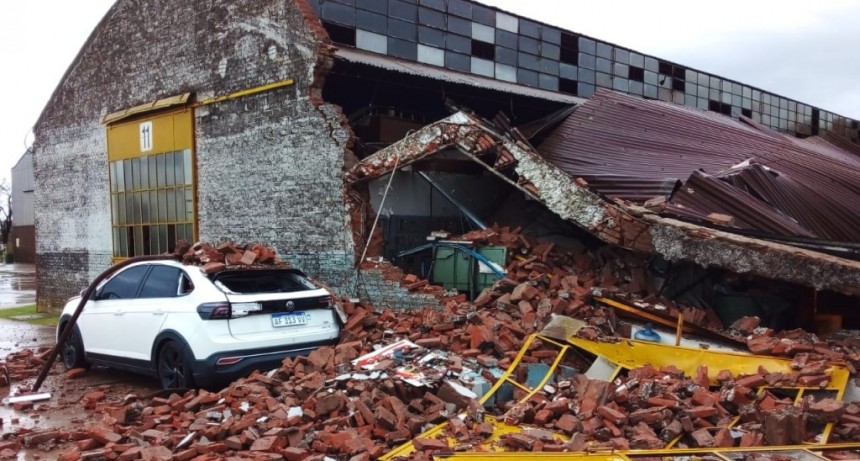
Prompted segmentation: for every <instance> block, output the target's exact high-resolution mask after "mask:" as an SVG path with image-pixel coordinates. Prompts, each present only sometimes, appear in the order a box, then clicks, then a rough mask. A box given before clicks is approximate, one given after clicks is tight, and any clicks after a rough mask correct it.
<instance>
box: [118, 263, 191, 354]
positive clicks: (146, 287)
mask: <svg viewBox="0 0 860 461" xmlns="http://www.w3.org/2000/svg"><path fill="white" fill-rule="evenodd" d="M151 266H152V268H151V269H150V271H149V272H148V273H147V274H146V279H145V280H144V281H143V285H142V286H141V288H140V291H139V292H138V293H137V296H136V297H135V299H134V300H132V301H131V302H129V303H128V304H127V305H126V306H125V309H124V312H123V314H122V322H121V323H120V324H119V325H118V326H117V333H118V334H121V335H122V337H123V341H124V342H125V343H126V344H127V346H126V347H127V351H126V355H127V356H128V357H129V358H131V359H134V360H142V361H149V360H150V358H151V353H152V343H153V341H154V340H155V337H156V336H157V335H158V332H159V331H161V325H162V324H163V323H164V320H165V318H166V317H167V311H168V309H170V307H171V306H172V303H175V301H176V297H177V296H178V294H179V281H180V275H181V273H182V272H181V270H180V269H179V268H177V267H173V266H167V265H159V264H153V265H151Z"/></svg>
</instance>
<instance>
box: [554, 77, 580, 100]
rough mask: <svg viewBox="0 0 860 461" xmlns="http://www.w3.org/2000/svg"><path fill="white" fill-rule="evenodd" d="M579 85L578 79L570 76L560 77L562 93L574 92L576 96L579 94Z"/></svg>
mask: <svg viewBox="0 0 860 461" xmlns="http://www.w3.org/2000/svg"><path fill="white" fill-rule="evenodd" d="M578 86H579V82H577V81H576V80H571V79H569V78H559V79H558V91H560V92H562V93H567V94H572V95H574V96H576V95H577V94H578V91H577V88H578Z"/></svg>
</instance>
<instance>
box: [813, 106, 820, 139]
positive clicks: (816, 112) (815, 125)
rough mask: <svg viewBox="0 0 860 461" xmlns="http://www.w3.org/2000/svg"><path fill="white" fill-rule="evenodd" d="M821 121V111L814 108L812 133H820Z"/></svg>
mask: <svg viewBox="0 0 860 461" xmlns="http://www.w3.org/2000/svg"><path fill="white" fill-rule="evenodd" d="M820 121H821V111H820V110H818V109H812V134H813V135H817V134H818V123H819V122H820Z"/></svg>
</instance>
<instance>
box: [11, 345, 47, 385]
mask: <svg viewBox="0 0 860 461" xmlns="http://www.w3.org/2000/svg"><path fill="white" fill-rule="evenodd" d="M50 353H51V349H50V348H39V349H37V350H33V349H26V348H25V349H21V350H18V351H16V352H12V353H10V354H9V355H7V356H6V357H5V358H4V359H3V360H0V386H9V385H11V384H12V383H15V382H21V381H22V380H24V379H26V378H31V377H33V376H36V375H38V374H39V370H40V369H41V368H42V365H44V364H45V362H46V360H47V357H48V355H49V354H50Z"/></svg>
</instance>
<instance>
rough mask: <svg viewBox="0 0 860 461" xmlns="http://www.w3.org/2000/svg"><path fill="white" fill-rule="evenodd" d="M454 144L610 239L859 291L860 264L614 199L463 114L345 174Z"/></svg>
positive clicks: (385, 167)
mask: <svg viewBox="0 0 860 461" xmlns="http://www.w3.org/2000/svg"><path fill="white" fill-rule="evenodd" d="M449 145H453V146H455V147H456V148H457V149H459V150H460V151H462V152H463V153H464V154H466V155H467V156H470V157H471V158H472V159H473V160H475V161H476V162H478V163H479V164H481V165H483V166H484V167H486V168H487V169H488V170H489V171H491V172H494V173H496V174H497V175H498V176H499V177H500V178H502V179H504V180H505V181H507V182H508V183H510V184H511V185H513V186H515V187H517V188H519V189H520V190H522V191H523V192H524V193H526V194H529V195H531V196H532V197H533V198H535V199H537V200H540V201H541V202H542V203H544V204H545V205H546V206H547V208H548V209H549V210H550V211H552V212H554V213H556V214H558V215H559V216H561V217H562V218H564V219H567V220H569V221H571V222H573V223H574V224H576V225H578V226H580V227H581V228H583V229H584V230H586V231H588V232H590V233H592V234H593V235H595V236H596V237H598V238H600V239H601V240H602V241H604V242H606V243H608V244H611V245H619V246H622V247H625V248H629V249H632V250H636V251H640V252H645V253H656V254H660V255H662V256H663V257H665V258H666V259H669V260H684V261H690V262H694V263H696V264H699V265H701V266H704V267H721V268H724V269H728V270H731V271H734V272H738V273H749V274H752V275H757V276H761V277H767V278H772V279H777V280H784V281H788V282H793V283H799V284H802V285H807V286H813V287H816V288H819V289H830V290H834V291H840V292H843V293H848V294H853V293H857V292H860V262H856V261H850V260H846V259H842V258H838V257H833V256H829V255H824V254H821V253H816V252H813V251H807V250H801V249H799V248H796V247H791V246H787V245H780V244H775V243H771V242H767V241H764V240H759V239H752V238H746V237H742V236H738V235H735V234H729V233H725V232H717V231H714V230H711V229H707V228H704V227H701V226H696V225H692V224H687V223H682V222H680V221H675V220H671V219H665V218H661V217H659V216H657V215H654V214H652V213H650V212H648V211H647V210H645V209H643V208H638V207H633V206H629V205H626V204H624V203H613V202H610V201H608V200H605V199H603V198H601V197H600V196H599V195H598V194H596V193H595V192H592V191H591V190H589V189H588V188H587V184H586V183H585V182H584V181H582V180H580V179H574V178H570V177H569V176H568V175H566V174H565V173H564V172H562V171H561V170H559V169H557V168H556V167H554V166H553V165H551V164H550V163H549V162H547V161H546V160H544V159H543V158H542V157H541V156H540V155H539V154H538V153H537V152H536V151H535V150H534V149H533V148H531V147H530V146H527V145H525V144H523V143H520V142H514V141H512V140H511V139H509V138H507V137H506V136H503V135H501V134H499V133H498V132H497V131H496V129H495V128H494V127H489V126H487V125H485V124H484V123H483V122H482V121H481V120H479V119H478V118H476V117H473V116H469V115H467V114H464V113H457V114H454V115H452V116H450V117H447V118H445V119H443V120H441V121H439V122H436V123H433V124H431V125H428V126H427V127H425V128H423V129H421V130H419V131H417V132H415V133H412V134H411V135H410V136H407V137H406V138H404V139H403V140H401V141H399V142H397V143H395V144H393V145H391V146H389V147H387V148H386V149H383V150H380V151H379V152H377V153H375V154H374V155H372V156H370V157H367V158H366V159H364V160H362V162H361V163H360V164H359V165H357V166H356V167H355V168H353V169H352V170H350V171H349V173H348V174H347V179H348V181H350V182H351V183H354V182H358V181H361V180H365V179H369V178H374V177H379V176H382V175H385V174H387V173H389V172H391V171H392V170H393V169H394V167H395V164H397V167H401V166H404V165H406V164H409V163H412V162H414V161H417V160H419V159H422V158H425V157H427V156H430V155H433V154H435V153H438V152H440V151H441V150H442V149H444V148H445V147H447V146H449ZM490 149H498V152H500V153H501V154H502V155H503V156H504V155H509V156H512V157H513V158H514V159H515V160H516V162H517V164H516V172H517V174H518V175H519V178H517V180H516V181H514V180H511V179H510V178H508V177H506V176H504V175H502V174H500V173H499V172H498V171H496V170H495V169H494V168H493V166H492V165H489V164H487V163H485V162H484V161H482V160H481V155H482V154H483V153H484V152H486V151H488V150H490ZM398 162H399V163H398Z"/></svg>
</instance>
